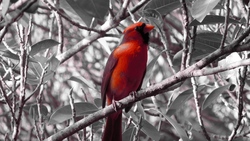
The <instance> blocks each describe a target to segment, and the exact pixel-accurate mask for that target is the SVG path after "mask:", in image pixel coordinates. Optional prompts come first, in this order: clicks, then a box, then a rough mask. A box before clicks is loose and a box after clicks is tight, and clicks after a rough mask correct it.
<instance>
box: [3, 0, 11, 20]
mask: <svg viewBox="0 0 250 141" xmlns="http://www.w3.org/2000/svg"><path fill="white" fill-rule="evenodd" d="M9 6H10V0H3V3H2V17H5V15H6V13H7V12H8V9H9Z"/></svg>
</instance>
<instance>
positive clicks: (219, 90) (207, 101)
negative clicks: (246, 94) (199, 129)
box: [202, 84, 231, 110]
mask: <svg viewBox="0 0 250 141" xmlns="http://www.w3.org/2000/svg"><path fill="white" fill-rule="evenodd" d="M230 86H231V84H228V85H225V86H221V87H218V88H216V89H214V90H213V91H212V92H211V93H210V94H209V95H208V97H207V98H206V99H205V100H204V102H203V104H202V110H204V109H206V108H207V107H208V106H209V105H211V104H212V102H213V101H214V100H215V99H216V98H217V97H218V96H219V95H220V94H221V93H222V92H224V91H225V90H226V89H228V88H229V87H230Z"/></svg>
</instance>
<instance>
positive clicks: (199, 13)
mask: <svg viewBox="0 0 250 141" xmlns="http://www.w3.org/2000/svg"><path fill="white" fill-rule="evenodd" d="M219 2H220V0H196V1H195V2H194V4H193V6H192V9H191V15H192V17H193V18H194V19H196V20H197V21H199V22H202V21H203V19H204V18H205V17H206V15H207V14H208V13H209V12H210V11H212V10H213V8H214V7H215V6H216V5H217V4H218V3H219Z"/></svg>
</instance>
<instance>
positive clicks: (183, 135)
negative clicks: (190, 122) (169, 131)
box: [163, 115, 190, 141]
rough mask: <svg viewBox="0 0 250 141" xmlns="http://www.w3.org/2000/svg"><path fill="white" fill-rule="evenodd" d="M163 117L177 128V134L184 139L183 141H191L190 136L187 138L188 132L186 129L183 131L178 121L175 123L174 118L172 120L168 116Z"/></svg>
mask: <svg viewBox="0 0 250 141" xmlns="http://www.w3.org/2000/svg"><path fill="white" fill-rule="evenodd" d="M163 116H164V118H165V119H167V120H168V122H169V123H170V124H171V125H172V126H173V127H174V128H175V130H176V131H177V133H178V134H179V135H180V138H181V139H182V141H190V140H189V138H188V136H187V133H186V131H185V130H184V129H182V128H181V126H180V125H179V124H178V123H177V122H176V121H174V120H173V119H172V118H170V117H169V116H167V115H163Z"/></svg>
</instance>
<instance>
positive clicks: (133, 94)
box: [130, 91, 136, 100]
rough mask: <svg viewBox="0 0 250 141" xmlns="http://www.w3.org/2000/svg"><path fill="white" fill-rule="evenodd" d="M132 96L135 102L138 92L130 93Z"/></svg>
mask: <svg viewBox="0 0 250 141" xmlns="http://www.w3.org/2000/svg"><path fill="white" fill-rule="evenodd" d="M130 95H131V96H132V98H133V100H135V98H136V91H132V92H131V93H130Z"/></svg>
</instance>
